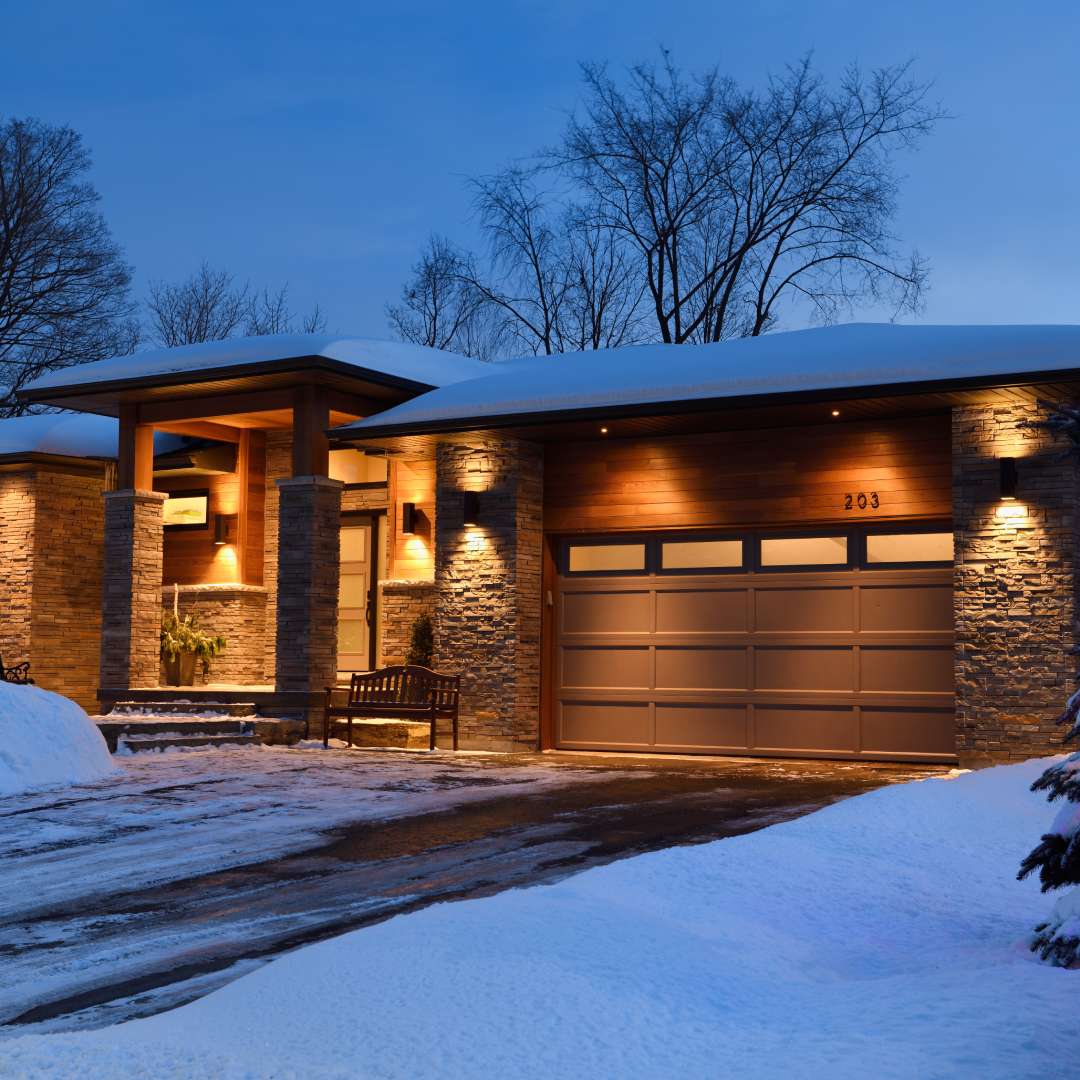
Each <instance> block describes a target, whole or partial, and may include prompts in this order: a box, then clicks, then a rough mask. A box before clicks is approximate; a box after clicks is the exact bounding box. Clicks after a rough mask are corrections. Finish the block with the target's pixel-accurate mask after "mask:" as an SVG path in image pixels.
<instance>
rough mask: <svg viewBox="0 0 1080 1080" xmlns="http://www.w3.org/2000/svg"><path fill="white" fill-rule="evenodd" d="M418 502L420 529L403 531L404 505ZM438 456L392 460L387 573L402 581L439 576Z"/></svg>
mask: <svg viewBox="0 0 1080 1080" xmlns="http://www.w3.org/2000/svg"><path fill="white" fill-rule="evenodd" d="M407 502H411V503H414V504H415V506H416V509H417V511H418V513H417V517H416V532H415V533H411V534H409V535H406V534H405V533H403V532H402V531H401V518H402V510H401V507H402V504H403V503H407ZM434 526H435V459H434V458H424V459H409V460H407V461H399V460H392V461H391V463H390V513H389V516H388V519H387V531H388V533H389V535H390V537H391V541H390V549H389V551H388V553H387V554H388V556H389V558H388V560H387V562H388V566H387V574H388V576H389V577H391V578H395V579H397V580H400V581H433V580H434V578H435V529H434Z"/></svg>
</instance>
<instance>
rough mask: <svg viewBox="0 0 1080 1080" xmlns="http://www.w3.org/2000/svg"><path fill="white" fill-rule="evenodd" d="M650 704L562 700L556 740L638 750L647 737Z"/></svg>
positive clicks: (646, 740) (648, 741)
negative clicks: (557, 738)
mask: <svg viewBox="0 0 1080 1080" xmlns="http://www.w3.org/2000/svg"><path fill="white" fill-rule="evenodd" d="M650 711H651V709H650V706H649V705H648V704H647V703H636V704H631V703H628V704H622V703H619V704H610V703H604V702H595V701H564V702H563V703H562V706H561V708H560V710H559V742H560V744H561V745H563V746H573V745H575V744H577V745H581V746H583V747H585V748H587V749H592V748H595V747H601V746H612V747H622V748H634V749H639V748H641V747H642V746H648V745H649V743H650V742H651V739H650V735H651V732H650V730H649V729H650V726H651V724H650V716H649V714H650Z"/></svg>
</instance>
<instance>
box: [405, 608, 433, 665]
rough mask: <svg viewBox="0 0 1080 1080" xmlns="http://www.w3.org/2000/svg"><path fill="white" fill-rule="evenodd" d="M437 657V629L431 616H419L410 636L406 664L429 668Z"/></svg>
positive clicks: (415, 620)
mask: <svg viewBox="0 0 1080 1080" xmlns="http://www.w3.org/2000/svg"><path fill="white" fill-rule="evenodd" d="M434 655H435V627H434V625H433V624H432V621H431V616H430V615H418V616H417V617H416V618H415V619H414V620H413V624H412V627H411V632H410V634H409V652H408V654H407V655H406V657H405V663H406V664H419V665H420V666H421V667H426V668H429V667H431V664H432V659H433V657H434Z"/></svg>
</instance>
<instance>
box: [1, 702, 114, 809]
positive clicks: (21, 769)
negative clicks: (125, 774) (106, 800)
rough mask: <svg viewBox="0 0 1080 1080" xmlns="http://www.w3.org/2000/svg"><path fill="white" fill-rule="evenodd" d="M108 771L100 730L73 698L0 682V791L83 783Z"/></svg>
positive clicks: (109, 765)
mask: <svg viewBox="0 0 1080 1080" xmlns="http://www.w3.org/2000/svg"><path fill="white" fill-rule="evenodd" d="M114 771H115V765H114V764H113V761H112V758H111V757H110V756H109V749H108V747H107V746H106V745H105V740H104V739H103V738H102V735H101V732H100V731H98V729H97V728H96V727H95V726H94V724H93V723H92V722H91V720H90V718H89V717H88V716H87V715H86V713H85V712H83V710H82V709H80V708H79V706H78V705H76V704H75V702H74V701H70V700H69V699H68V698H66V697H61V696H60V695H59V694H52V693H50V692H49V691H48V690H41V689H39V688H38V687H36V686H14V685H12V684H11V683H5V682H0V795H16V794H18V793H19V792H20V791H30V790H32V789H33V788H42V787H51V786H53V785H55V784H88V783H91V782H93V781H94V780H101V779H103V778H104V777H106V776H108V775H109V774H110V773H112V772H114Z"/></svg>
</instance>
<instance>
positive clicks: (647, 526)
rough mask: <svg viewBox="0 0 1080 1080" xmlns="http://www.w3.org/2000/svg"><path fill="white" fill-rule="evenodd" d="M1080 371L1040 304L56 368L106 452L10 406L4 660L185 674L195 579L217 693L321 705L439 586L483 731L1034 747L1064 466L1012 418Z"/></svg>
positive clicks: (1, 452)
mask: <svg viewBox="0 0 1080 1080" xmlns="http://www.w3.org/2000/svg"><path fill="white" fill-rule="evenodd" d="M1078 390H1080V327H1038V326H1013V327H1010V326H989V327H905V326H894V325H857V324H856V325H850V326H840V327H830V328H822V329H815V330H805V331H796V332H791V333H778V334H772V335H768V336H766V337H762V338H755V339H748V340H740V341H731V342H723V343H719V344H715V345H703V346H669V345H649V346H635V347H631V348H624V349H618V350H611V351H606V352H603V351H601V352H593V353H582V354H576V355H565V356H558V357H538V358H528V359H524V360H515V361H507V362H501V363H495V364H481V363H478V362H475V361H472V360H468V359H465V358H463V357H459V356H452V355H449V354H445V353H439V352H437V351H435V350H427V349H422V348H419V347H414V346H409V345H402V344H393V343H376V342H367V341H356V340H343V341H335V340H332V339H325V338H307V337H288V338H273V337H270V338H261V339H246V340H242V341H234V342H222V343H216V344H213V345H204V346H192V347H189V348H186V349H178V350H167V351H165V352H161V353H154V354H137V355H135V356H132V357H122V358H117V359H115V360H111V361H105V362H102V363H97V364H87V365H84V366H81V367H77V368H70V369H66V370H63V371H60V372H55V373H52V374H50V375H48V376H46V377H44V378H43V379H40V380H38V381H37V382H36V383H34V384H32V385H31V386H30V387H29V388H28V389H27V390H26V391H25V392H24V397H25V399H26V400H27V401H28V402H32V403H34V404H40V405H50V406H55V407H61V408H65V409H71V410H76V411H78V412H82V413H87V414H96V416H93V417H83V418H80V419H82V420H93V421H94V422H95V423H97V424H99V425H100V424H106V425H108V424H113V425H115V428H114V430H115V432H116V440H117V441H116V450H115V457H114V458H110V457H106V456H104V455H100V454H95V453H85V452H84V453H74V452H72V453H68V454H66V455H65V454H63V453H56V452H55V450H56V448H55V447H51V448H50V444H48V441H47V440H46V441H45V442H44V443H42V442H40V441H39V442H38V443H35V444H34V445H33V446H31V443H33V440H32V439H27V440H25V445H23V444H22V443H19V440H18V439H16V440H15V443H16V444H17V445H14V446H12V445H11V444H10V442H9V443H8V444H5V442H4V441H3V440H4V425H5V424H15V423H19V422H20V421H0V553H2V554H3V555H4V560H3V568H2V569H0V603H2V604H3V611H4V612H5V614H4V616H3V617H2V618H0V653H2V654H3V655H4V656H5V657H7V656H9V655H10V656H11V657H12V659H23V658H29V659H31V661H32V663H33V664H34V670H35V671H36V672H37V673H38V676H39V679H40V681H41V682H42V684H43V685H46V686H52V687H55V688H56V689H60V690H62V691H63V692H66V693H72V694H73V696H76V697H78V698H79V699H80V700H81V701H83V702H84V703H86V702H87V701H97V702H100V703H102V704H108V703H109V702H112V701H117V700H123V699H131V698H141V699H144V700H145V699H150V700H152V699H154V697H155V696H161V695H166V694H168V693H174V694H175V693H189V694H190V693H191V692H192V691H191V688H182V689H181V690H180V691H179V692H177V691H168V690H167V689H164V688H162V686H161V669H160V662H159V658H158V625H159V622H160V616H161V611H162V607H163V604H164V605H167V604H169V603H171V602H172V601H171V593H172V589H171V586H172V585H173V583H176V585H177V586H178V591H179V597H180V603H181V605H182V606H183V607H184V608H185V609H188V608H190V607H191V606H192V605H196V606H197V608H198V610H199V612H200V616H201V618H202V621H203V622H204V623H205V624H206V625H212V626H213V629H215V630H216V631H217V632H219V633H222V634H224V635H225V636H226V637H227V638H228V640H229V648H228V649H227V650H226V652H225V654H224V656H223V657H222V658H221V661H220V663H219V664H218V665H216V667H215V670H214V671H213V673H212V674H211V678H212V679H213V680H214V681H215V683H217V684H223V685H218V686H216V687H212V688H206V689H205V691H204V692H205V693H211V692H213V693H215V694H217V695H218V696H220V695H221V694H224V693H234V692H235V693H238V694H240V693H242V694H244V695H245V696H246V697H248V698H254V699H255V700H257V701H259V702H260V708H261V709H263V710H264V711H265V712H266V713H267V715H303V714H308V715H309V716H312V717H314V716H316V715H317V709H318V705H319V703H320V702H321V697H322V692H323V688H324V687H326V686H327V685H330V684H332V683H334V682H335V680H336V679H338V678H339V677H340V676H341V675H343V674H344V673H345V672H348V671H351V670H361V669H365V668H368V667H371V666H374V665H377V664H380V663H384V662H390V661H400V659H401V658H402V656H403V654H404V651H405V646H406V642H407V637H408V633H409V628H410V626H411V624H412V622H413V620H414V619H415V617H416V616H417V615H418V614H421V613H430V614H431V615H432V616H433V618H434V623H435V654H436V661H435V662H436V666H438V667H439V668H441V669H445V670H451V671H457V672H460V673H461V676H462V717H461V734H462V745H463V746H465V747H466V748H469V747H474V748H488V749H496V750H526V749H535V748H537V747H541V748H560V749H566V750H588V751H633V752H657V753H689V754H719V755H751V756H780V757H782V756H795V757H826V758H849V759H855V760H858V759H868V760H898V761H937V762H949V761H955V760H957V759H959V760H961V761H963V762H980V761H1004V760H1009V759H1014V758H1018V757H1026V756H1030V755H1031V754H1038V753H1047V752H1050V751H1052V750H1053V749H1055V748H1056V746H1057V745H1058V743H1059V733H1058V731H1057V729H1056V727H1055V724H1054V720H1055V717H1056V716H1057V714H1058V712H1059V711H1060V708H1061V705H1062V703H1063V701H1064V699H1065V697H1066V695H1067V694H1068V693H1069V691H1070V690H1071V688H1072V682H1073V674H1074V668H1073V663H1074V661H1073V660H1072V659H1071V658H1070V656H1069V652H1070V649H1071V647H1072V646H1073V645H1074V643H1075V642H1076V639H1077V629H1076V614H1077V613H1076V603H1077V581H1076V551H1077V520H1076V514H1075V506H1076V497H1077V493H1078V483H1077V481H1078V476H1077V466H1076V464H1075V462H1074V461H1073V460H1072V459H1071V458H1070V457H1068V456H1066V455H1063V454H1062V452H1061V451H1062V447H1060V446H1058V445H1057V444H1056V443H1055V442H1054V440H1053V439H1052V438H1051V437H1050V436H1049V435H1047V434H1046V433H1045V432H1044V431H1042V430H1040V429H1038V428H1031V427H1025V426H1023V425H1024V424H1025V423H1026V422H1029V421H1032V420H1038V419H1039V418H1040V417H1041V416H1043V415H1045V410H1046V408H1047V407H1048V404H1049V403H1053V402H1061V401H1072V400H1075V397H1076V394H1077V392H1078ZM106 418H114V419H106ZM34 419H39V418H34ZM102 430H104V429H102ZM155 439H156V440H157V442H156V443H155ZM166 440H169V441H166ZM5 446H7V449H6V450H5ZM69 449H72V448H69ZM96 449H97V450H98V451H100V449H101V446H100V444H99V445H98V446H97V448H96ZM166 521H168V524H166ZM20 522H21V523H22V524H19V523H20ZM20 530H21V531H20ZM97 538H100V539H99V540H98V541H97V543H95V541H96V540H97ZM80 568H81V569H80ZM95 568H96V569H95ZM95 575H97V576H95ZM75 585H77V587H75ZM58 598H59V599H58ZM8 612H10V613H11V615H10V616H9V615H8ZM95 619H96V620H98V621H97V622H95ZM15 654H28V657H27V656H23V655H15ZM58 656H59V657H60V658H61V659H57V657H58ZM95 661H96V663H95ZM50 665H51V666H50ZM76 683H79V684H80V685H78V686H76V685H75V684H76ZM195 689H196V690H198V689H199V688H195Z"/></svg>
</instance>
